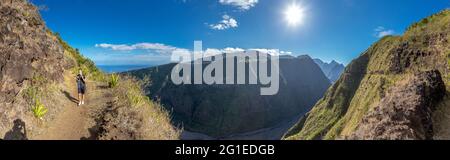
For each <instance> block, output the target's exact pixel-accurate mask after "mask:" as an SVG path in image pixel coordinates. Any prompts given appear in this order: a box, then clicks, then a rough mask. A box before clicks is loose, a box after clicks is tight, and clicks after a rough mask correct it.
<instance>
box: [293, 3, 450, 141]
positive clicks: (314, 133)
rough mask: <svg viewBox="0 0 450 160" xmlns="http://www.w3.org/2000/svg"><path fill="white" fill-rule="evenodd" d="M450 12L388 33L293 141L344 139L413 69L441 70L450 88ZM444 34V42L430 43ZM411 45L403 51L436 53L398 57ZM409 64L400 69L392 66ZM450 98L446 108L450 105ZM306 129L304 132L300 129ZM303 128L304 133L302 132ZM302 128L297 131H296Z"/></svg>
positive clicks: (352, 66)
mask: <svg viewBox="0 0 450 160" xmlns="http://www.w3.org/2000/svg"><path fill="white" fill-rule="evenodd" d="M448 24H450V11H449V10H445V11H443V12H441V13H438V14H436V15H433V16H431V17H428V18H426V19H424V20H422V21H421V22H419V23H416V24H414V25H412V26H411V27H410V28H409V29H408V31H407V32H406V33H405V35H403V36H387V37H384V38H383V39H381V40H380V41H379V42H377V43H376V44H374V45H373V46H371V47H370V48H369V49H368V50H367V51H366V52H364V53H363V54H362V55H361V56H360V57H359V58H357V59H356V60H354V61H353V62H352V63H351V64H350V65H349V66H348V67H347V68H346V70H345V73H344V74H343V75H342V76H341V78H340V79H339V80H338V82H336V83H335V84H334V85H333V86H332V87H331V88H330V89H329V90H328V92H327V93H326V95H325V97H324V98H323V99H322V100H320V101H319V102H318V103H317V104H316V106H315V107H314V108H313V109H312V110H311V111H310V113H309V116H308V117H307V118H306V121H305V122H304V124H303V125H300V126H296V128H295V129H293V131H294V133H288V134H287V135H293V136H290V137H288V138H287V139H338V138H345V137H346V136H348V135H350V134H351V133H352V132H353V131H354V130H355V128H356V127H357V125H358V123H359V121H360V120H361V119H362V117H363V116H364V115H365V114H366V113H367V112H368V111H369V110H370V109H372V108H373V107H374V106H376V105H377V103H378V102H379V100H380V99H381V98H382V97H383V95H384V93H385V90H386V89H387V88H389V87H390V86H391V85H392V84H394V83H395V82H397V81H399V80H401V79H402V78H403V77H405V74H411V73H412V72H416V71H422V70H429V69H438V70H440V71H441V73H442V75H443V78H444V81H445V82H446V85H447V88H449V87H448V86H450V72H449V70H450V68H449V64H450V49H449V47H448V42H449V41H450V34H449V33H450V27H449V25H448ZM439 36H444V37H442V39H444V41H443V42H438V43H436V44H430V43H429V42H430V41H434V40H433V38H436V37H439ZM405 43H407V44H408V45H407V47H405V48H404V49H405V50H403V51H401V52H402V53H406V52H409V53H413V54H414V53H415V54H419V53H425V54H430V55H431V56H422V57H420V56H419V57H417V58H416V57H408V56H409V55H407V56H405V55H402V56H404V57H402V56H400V57H395V54H396V53H397V51H398V50H397V49H398V48H401V46H402V45H404V44H405ZM395 58H396V59H397V61H395V60H392V59H395ZM396 65H400V66H407V67H405V68H404V70H402V71H401V72H394V71H393V69H392V68H393V67H392V66H396ZM448 99H449V98H448V96H447V98H446V100H444V102H443V104H442V105H440V106H445V104H446V103H445V102H447V103H448V101H449V100H448ZM299 128H301V130H300V129H299ZM299 130H300V132H298V131H299ZM295 131H297V132H295Z"/></svg>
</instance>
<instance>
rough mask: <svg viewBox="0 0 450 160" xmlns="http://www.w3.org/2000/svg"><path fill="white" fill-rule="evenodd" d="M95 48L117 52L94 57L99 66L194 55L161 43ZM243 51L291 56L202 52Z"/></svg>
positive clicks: (207, 52) (209, 51)
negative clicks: (174, 55)
mask: <svg viewBox="0 0 450 160" xmlns="http://www.w3.org/2000/svg"><path fill="white" fill-rule="evenodd" d="M95 47H97V48H103V49H108V50H112V51H118V52H117V53H114V54H110V53H108V52H103V53H104V54H101V55H97V56H96V57H94V59H95V61H96V62H98V63H100V64H126V63H128V64H140V65H141V64H165V63H169V62H170V57H171V55H172V54H178V55H190V54H194V51H193V50H190V49H186V48H177V47H173V46H170V45H166V44H162V43H137V44H132V45H128V44H108V43H100V44H96V45H95ZM140 51H141V52H140ZM142 51H144V52H142ZM245 51H258V52H260V53H266V54H270V55H276V54H277V53H278V55H292V52H287V51H280V50H278V49H266V48H251V49H243V48H236V47H226V48H222V49H218V48H207V49H206V50H203V53H204V55H205V56H207V57H210V56H214V55H219V54H227V53H241V52H245ZM122 52H126V53H122ZM128 52H130V53H128Z"/></svg>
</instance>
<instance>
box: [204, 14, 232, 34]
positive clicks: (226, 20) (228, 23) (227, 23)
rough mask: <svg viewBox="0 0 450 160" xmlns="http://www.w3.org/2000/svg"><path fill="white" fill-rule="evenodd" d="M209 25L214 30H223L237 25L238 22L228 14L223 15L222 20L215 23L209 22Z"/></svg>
mask: <svg viewBox="0 0 450 160" xmlns="http://www.w3.org/2000/svg"><path fill="white" fill-rule="evenodd" d="M209 27H210V28H211V29H214V30H225V29H229V28H236V27H238V23H237V21H236V20H235V19H234V18H232V17H230V16H229V15H223V16H222V21H220V22H219V23H217V24H211V25H209Z"/></svg>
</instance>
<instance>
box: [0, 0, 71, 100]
mask: <svg viewBox="0 0 450 160" xmlns="http://www.w3.org/2000/svg"><path fill="white" fill-rule="evenodd" d="M0 15H1V16H0V52H1V54H0V66H1V67H0V71H1V74H0V103H2V104H3V105H2V106H5V105H6V104H10V103H12V102H13V101H14V97H16V96H17V94H18V93H19V91H20V90H21V88H22V87H23V86H24V84H25V83H29V82H31V81H32V80H33V78H35V79H36V78H37V77H43V78H45V79H46V80H49V81H58V82H60V81H62V77H61V76H60V75H61V74H62V72H63V71H64V67H65V66H66V67H67V65H68V63H67V62H66V61H64V51H63V49H62V48H61V47H60V45H59V43H58V41H57V40H55V39H54V38H53V36H50V35H49V33H48V32H47V28H46V27H45V24H44V23H43V21H42V19H41V17H40V16H39V14H38V11H37V9H36V8H35V7H34V6H32V5H31V4H28V3H26V1H25V0H22V1H19V0H14V1H2V2H0Z"/></svg>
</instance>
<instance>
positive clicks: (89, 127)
mask: <svg viewBox="0 0 450 160" xmlns="http://www.w3.org/2000/svg"><path fill="white" fill-rule="evenodd" d="M66 86H68V87H67V88H69V89H68V93H70V95H66V96H67V98H68V99H67V103H66V105H64V109H63V111H62V112H61V114H59V115H58V116H57V117H55V119H54V120H52V121H51V122H47V124H45V126H46V127H47V128H46V130H45V131H44V132H43V134H40V135H37V136H35V137H31V139H36V140H55V139H58V140H80V139H92V136H93V135H95V133H93V132H95V131H93V130H94V128H95V125H96V122H95V117H96V113H98V111H99V110H102V109H104V108H105V107H107V105H108V103H109V102H111V101H112V95H111V93H110V90H109V89H107V88H106V86H105V84H102V83H98V82H93V81H88V83H87V87H88V88H87V93H86V101H85V104H84V105H81V106H77V102H78V101H77V99H78V96H77V90H76V87H74V86H76V85H75V81H74V80H67V79H66ZM72 86H73V87H72Z"/></svg>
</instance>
